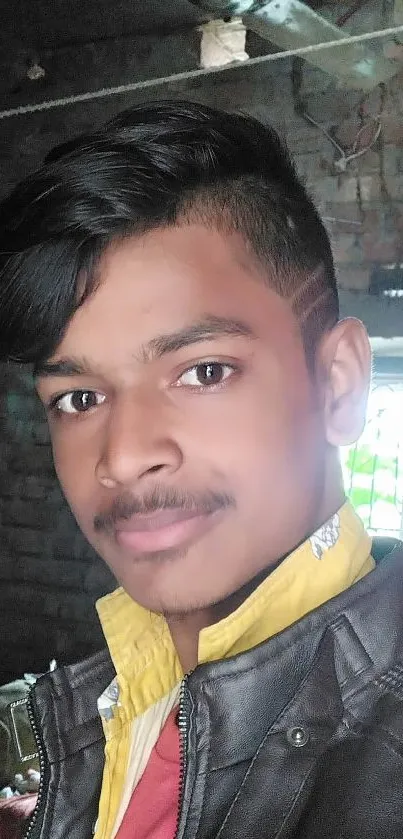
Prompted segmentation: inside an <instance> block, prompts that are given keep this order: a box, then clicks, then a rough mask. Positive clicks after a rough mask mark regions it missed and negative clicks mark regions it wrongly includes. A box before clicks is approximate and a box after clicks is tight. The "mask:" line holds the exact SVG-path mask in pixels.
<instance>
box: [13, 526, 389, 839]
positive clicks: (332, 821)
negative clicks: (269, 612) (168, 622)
mask: <svg viewBox="0 0 403 839" xmlns="http://www.w3.org/2000/svg"><path fill="white" fill-rule="evenodd" d="M373 555H374V558H375V559H376V561H377V563H378V565H377V567H376V569H375V570H374V571H373V572H372V573H370V574H369V575H368V576H367V577H365V578H364V579H363V580H362V581H361V582H359V583H357V584H356V585H354V586H353V587H352V588H350V589H348V590H347V591H346V592H344V593H342V594H341V595H339V596H338V597H335V598H334V599H333V600H330V601H329V602H328V603H326V604H324V605H323V606H321V607H320V608H319V609H317V610H315V611H314V612H312V613H310V614H309V615H307V616H306V617H305V618H303V619H302V620H301V621H298V622H297V623H295V624H294V625H293V626H291V627H290V628H289V629H287V630H286V631H284V632H282V633H280V634H279V635H277V636H275V637H274V638H271V639H270V640H269V641H266V642H264V643H263V644H261V645H260V646H259V647H256V648H254V649H253V650H250V651H249V652H247V653H243V654H242V655H239V656H237V657H235V658H233V659H228V660H225V661H219V662H214V663H212V664H207V665H203V666H200V667H198V668H197V669H196V670H195V671H194V673H193V674H192V675H191V676H189V677H188V678H187V679H186V682H185V687H184V694H183V698H184V704H183V709H184V712H185V716H186V731H187V736H186V743H185V770H186V771H185V778H184V790H183V798H182V802H181V815H180V821H179V829H178V834H177V839H238V837H239V839H323V837H326V839H380V838H381V839H402V837H403V546H402V545H401V544H400V543H394V542H393V541H391V540H375V544H374V549H373ZM114 675H115V674H114V670H113V666H112V663H111V660H110V658H109V654H108V653H107V652H106V651H103V652H101V653H99V654H98V655H97V656H95V657H93V658H92V659H90V660H88V661H86V662H82V663H81V664H79V665H75V666H73V667H66V668H62V669H60V670H58V671H55V672H53V673H50V674H47V675H46V676H45V677H43V678H42V679H40V680H39V681H38V682H37V684H36V686H35V688H34V691H33V699H34V707H35V716H36V717H37V724H38V725H39V727H40V730H41V738H42V747H43V750H44V752H45V761H44V774H43V781H44V789H43V793H42V795H41V804H40V807H39V810H38V813H37V815H36V819H35V821H34V823H33V824H32V826H31V833H30V839H90V837H91V835H92V832H93V825H94V822H95V820H96V816H97V806H98V798H99V791H100V786H101V781H102V769H103V745H104V741H103V732H102V725H101V722H100V719H99V717H98V712H97V704H96V700H97V697H98V696H99V695H100V694H101V693H102V691H103V690H104V688H105V687H106V686H107V685H108V684H109V682H110V681H111V680H112V678H113V676H114Z"/></svg>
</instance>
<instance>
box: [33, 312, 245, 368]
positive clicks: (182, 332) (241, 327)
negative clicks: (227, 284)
mask: <svg viewBox="0 0 403 839" xmlns="http://www.w3.org/2000/svg"><path fill="white" fill-rule="evenodd" d="M229 336H233V337H238V338H239V337H241V338H250V339H254V338H256V335H255V333H254V332H253V330H252V328H251V327H250V326H249V325H248V324H247V323H245V322H244V321H240V320H234V319H233V318H225V317H217V316H216V315H208V316H206V317H205V318H203V319H201V320H200V321H197V322H196V323H193V324H190V326H187V327H185V328H184V329H178V330H177V331H175V332H170V333H167V334H166V335H158V336H157V337H156V338H152V339H151V340H150V341H148V342H147V343H146V344H144V345H143V346H142V347H140V350H139V351H138V352H136V358H139V359H140V361H141V362H142V363H144V364H148V363H149V362H151V361H154V360H156V359H159V358H162V357H163V356H165V355H168V354H169V353H174V352H178V351H179V350H181V349H184V348H185V347H189V346H191V345H192V344H198V343H200V342H201V341H209V340H211V339H212V338H224V337H229ZM94 373H96V371H95V370H94V369H92V368H91V365H89V364H88V362H86V360H85V359H79V358H61V359H60V360H58V361H44V362H39V363H38V364H37V365H36V366H35V369H34V376H35V379H38V378H43V377H44V378H46V377H50V376H59V377H69V376H83V375H94Z"/></svg>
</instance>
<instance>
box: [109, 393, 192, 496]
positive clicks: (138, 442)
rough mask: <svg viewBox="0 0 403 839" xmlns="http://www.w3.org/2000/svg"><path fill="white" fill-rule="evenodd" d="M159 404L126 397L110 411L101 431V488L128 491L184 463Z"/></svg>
mask: <svg viewBox="0 0 403 839" xmlns="http://www.w3.org/2000/svg"><path fill="white" fill-rule="evenodd" d="M168 413H169V409H168V411H167V410H166V408H164V406H161V404H158V405H157V404H155V402H154V403H153V404H151V402H150V401H148V402H147V401H146V400H140V399H133V398H129V397H125V398H124V399H120V400H119V403H116V404H115V405H114V406H113V408H112V409H111V412H110V415H109V418H108V423H107V427H106V428H105V430H104V436H103V439H102V445H101V451H100V456H99V460H98V463H97V467H96V476H97V479H98V481H99V483H100V484H102V486H104V487H106V488H108V489H113V488H116V487H121V488H125V489H129V488H131V487H133V486H135V485H136V484H137V483H138V481H139V480H141V479H144V478H147V477H148V476H151V475H158V477H160V478H161V479H162V478H164V477H165V476H166V477H168V476H169V475H171V474H174V473H175V472H176V471H177V470H178V469H179V468H180V466H181V464H182V461H183V456H182V451H181V448H180V446H179V444H178V443H177V442H176V440H175V436H174V434H173V430H172V422H170V420H169V418H168V416H167V414H168Z"/></svg>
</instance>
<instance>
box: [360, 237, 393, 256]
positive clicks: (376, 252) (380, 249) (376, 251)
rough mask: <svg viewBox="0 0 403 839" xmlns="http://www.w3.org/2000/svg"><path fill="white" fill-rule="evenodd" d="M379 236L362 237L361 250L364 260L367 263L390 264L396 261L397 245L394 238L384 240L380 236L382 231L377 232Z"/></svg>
mask: <svg viewBox="0 0 403 839" xmlns="http://www.w3.org/2000/svg"><path fill="white" fill-rule="evenodd" d="M379 233H380V236H379V235H378V237H376V236H375V235H372V236H371V235H370V234H369V233H368V234H364V236H363V237H362V249H363V255H364V259H365V260H366V261H368V262H381V263H382V262H390V263H393V262H394V261H395V259H396V253H397V244H396V240H395V238H393V239H386V238H384V237H383V236H382V231H379Z"/></svg>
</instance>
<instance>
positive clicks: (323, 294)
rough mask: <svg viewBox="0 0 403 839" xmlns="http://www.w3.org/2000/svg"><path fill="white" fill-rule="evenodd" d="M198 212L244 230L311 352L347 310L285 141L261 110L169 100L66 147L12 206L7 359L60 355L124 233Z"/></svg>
mask: <svg viewBox="0 0 403 839" xmlns="http://www.w3.org/2000/svg"><path fill="white" fill-rule="evenodd" d="M193 217H197V218H198V219H201V220H203V221H204V222H205V223H206V224H211V225H214V226H216V227H219V228H222V229H225V230H226V231H231V232H237V233H239V234H240V235H241V236H243V238H244V241H245V242H247V243H248V245H249V247H250V248H251V249H252V251H253V252H254V254H255V256H256V257H257V258H258V259H259V260H260V262H261V263H262V265H263V266H264V269H265V273H266V275H267V281H268V283H269V284H270V286H272V287H273V288H274V289H275V290H276V291H278V293H279V294H281V295H283V296H284V297H286V298H287V299H289V300H290V303H291V305H292V306H293V308H294V310H295V312H296V314H297V316H298V317H299V319H300V321H301V328H302V333H303V336H304V341H305V347H306V350H307V352H309V353H312V350H313V349H314V347H315V345H316V343H317V340H318V338H319V337H320V336H321V334H322V333H323V332H324V330H326V329H328V328H329V327H331V326H332V325H334V324H335V323H336V322H337V319H338V316H339V309H338V295H337V286H336V278H335V272H334V266H333V259H332V253H331V248H330V243H329V239H328V235H327V233H326V230H325V228H324V226H323V223H322V221H321V219H320V217H319V215H318V212H317V210H316V209H315V206H314V204H313V202H312V200H311V198H310V197H309V195H308V193H307V191H306V189H305V187H304V185H303V184H302V183H301V181H300V179H299V178H298V176H297V174H296V172H295V169H294V166H293V164H292V162H291V160H290V158H289V155H288V153H287V151H286V149H285V148H284V147H283V145H282V143H281V142H280V140H279V137H278V136H277V134H276V132H275V131H274V130H273V129H272V128H270V127H268V126H264V125H262V124H261V123H260V122H258V121H257V120H255V119H253V118H252V117H250V116H245V115H241V114H231V113H225V112H221V111H217V110H215V109H212V108H209V107H207V106H205V105H199V104H194V103H191V102H169V101H167V102H158V103H155V102H154V103H149V104H144V105H140V106H136V107H133V108H131V109H130V110H127V111H124V112H123V113H121V114H120V115H118V116H117V117H115V118H114V119H113V120H112V121H111V122H109V123H107V124H106V125H105V126H104V127H103V128H101V129H100V130H97V131H95V132H93V133H90V134H86V135H84V136H81V137H79V138H78V139H76V140H73V141H71V142H68V143H65V144H64V145H62V146H60V147H58V148H56V149H55V150H54V151H53V152H52V153H51V154H50V155H49V156H48V158H47V159H46V161H45V163H44V164H43V166H42V167H41V168H40V169H39V170H38V171H37V172H35V173H34V174H32V175H31V176H30V177H28V178H27V179H26V180H25V181H23V182H22V183H21V184H20V185H19V186H17V188H16V189H15V190H14V191H13V192H12V194H11V195H10V196H9V197H8V198H7V199H6V200H5V201H3V202H2V204H1V205H0V358H2V359H9V360H14V361H19V362H22V363H28V362H33V363H39V362H41V361H43V360H45V359H46V358H48V357H50V356H51V354H52V353H53V352H54V350H55V349H56V347H57V346H58V344H59V342H60V340H61V338H62V336H63V333H64V331H65V329H66V326H67V324H68V322H69V320H70V318H71V317H72V316H73V314H74V312H75V311H76V310H77V308H78V307H79V306H80V305H81V304H82V303H83V301H84V300H85V299H86V298H87V297H88V295H89V294H91V292H92V291H93V290H94V288H96V283H97V278H96V277H97V275H96V266H97V263H98V261H99V258H100V256H101V254H102V253H103V251H104V250H105V248H106V247H107V246H108V244H109V243H110V242H111V241H112V240H115V239H117V238H119V237H124V236H128V235H130V234H142V233H145V232H147V231H148V230H151V229H153V228H158V227H164V226H169V225H175V224H180V223H184V222H185V221H186V220H188V219H189V218H193Z"/></svg>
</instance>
